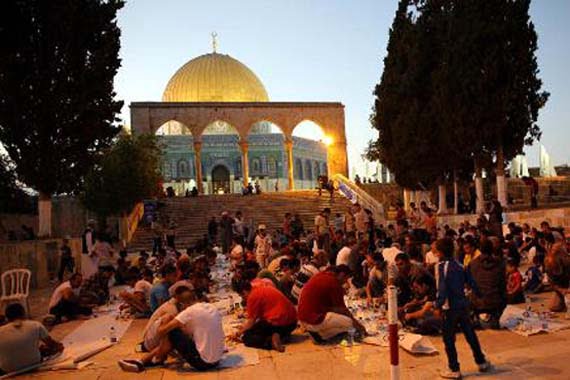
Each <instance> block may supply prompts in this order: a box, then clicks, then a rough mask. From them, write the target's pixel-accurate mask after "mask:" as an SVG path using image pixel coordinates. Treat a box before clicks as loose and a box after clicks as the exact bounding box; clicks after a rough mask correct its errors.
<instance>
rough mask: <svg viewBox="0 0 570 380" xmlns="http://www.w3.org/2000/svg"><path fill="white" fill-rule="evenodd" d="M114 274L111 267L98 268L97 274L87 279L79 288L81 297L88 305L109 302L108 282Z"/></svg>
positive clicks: (113, 269)
mask: <svg viewBox="0 0 570 380" xmlns="http://www.w3.org/2000/svg"><path fill="white" fill-rule="evenodd" d="M114 274H115V268H113V267H112V266H109V265H108V266H102V267H99V270H98V271H97V273H95V274H94V275H93V276H91V277H89V278H88V279H87V280H86V281H85V283H84V284H83V286H82V287H81V293H80V295H81V297H82V298H83V297H84V298H86V299H87V300H88V302H89V303H94V304H96V305H103V304H105V303H107V302H108V301H109V280H110V279H111V277H113V275H114Z"/></svg>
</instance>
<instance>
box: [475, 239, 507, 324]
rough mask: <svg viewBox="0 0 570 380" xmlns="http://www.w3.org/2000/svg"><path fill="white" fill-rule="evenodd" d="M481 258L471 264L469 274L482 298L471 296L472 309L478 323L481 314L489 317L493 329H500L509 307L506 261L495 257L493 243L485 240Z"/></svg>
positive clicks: (482, 244) (478, 257)
mask: <svg viewBox="0 0 570 380" xmlns="http://www.w3.org/2000/svg"><path fill="white" fill-rule="evenodd" d="M480 252H481V253H480V254H479V256H477V257H476V258H474V259H473V260H471V262H470V263H469V268H468V270H469V272H470V273H471V276H472V277H473V280H475V283H476V284H477V288H478V289H479V293H480V296H477V295H476V294H475V293H472V294H471V295H470V301H471V309H472V311H473V313H474V316H475V319H476V321H477V320H478V319H479V315H480V314H483V313H485V314H488V315H489V324H490V326H491V328H499V327H500V326H499V319H500V318H501V315H502V314H503V310H504V309H505V306H506V305H507V294H506V291H507V280H506V277H505V261H504V260H503V258H502V257H499V256H495V255H493V243H492V242H491V241H490V240H484V241H483V242H482V243H481V250H480Z"/></svg>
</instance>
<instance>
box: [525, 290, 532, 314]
mask: <svg viewBox="0 0 570 380" xmlns="http://www.w3.org/2000/svg"><path fill="white" fill-rule="evenodd" d="M524 299H525V303H526V312H527V313H529V314H530V311H531V309H532V304H531V303H532V300H531V299H530V296H529V295H528V294H527V295H525V297H524Z"/></svg>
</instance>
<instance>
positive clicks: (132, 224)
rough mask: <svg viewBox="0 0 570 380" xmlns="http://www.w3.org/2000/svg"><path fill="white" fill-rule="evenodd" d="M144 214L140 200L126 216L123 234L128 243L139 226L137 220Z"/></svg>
mask: <svg viewBox="0 0 570 380" xmlns="http://www.w3.org/2000/svg"><path fill="white" fill-rule="evenodd" d="M143 214H144V205H143V203H142V202H139V203H137V204H136V205H135V207H134V208H133V211H132V212H131V213H130V214H129V215H128V216H127V231H126V232H127V234H126V236H124V238H125V239H126V242H127V243H129V242H130V241H131V239H132V238H133V235H134V234H135V231H136V230H137V227H138V226H139V222H140V221H141V219H142V217H143Z"/></svg>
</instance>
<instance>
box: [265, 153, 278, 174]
mask: <svg viewBox="0 0 570 380" xmlns="http://www.w3.org/2000/svg"><path fill="white" fill-rule="evenodd" d="M267 173H268V174H269V175H270V176H276V175H277V159H276V158H275V156H269V157H267Z"/></svg>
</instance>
